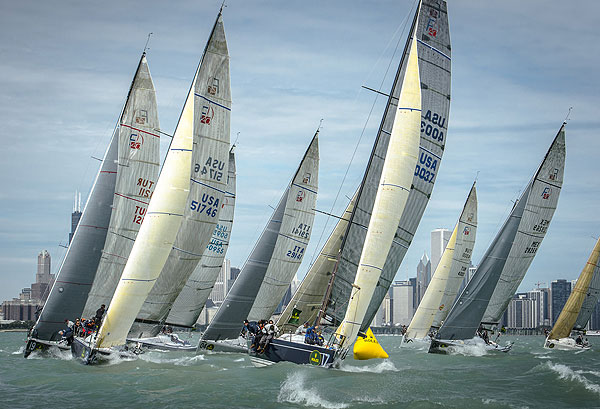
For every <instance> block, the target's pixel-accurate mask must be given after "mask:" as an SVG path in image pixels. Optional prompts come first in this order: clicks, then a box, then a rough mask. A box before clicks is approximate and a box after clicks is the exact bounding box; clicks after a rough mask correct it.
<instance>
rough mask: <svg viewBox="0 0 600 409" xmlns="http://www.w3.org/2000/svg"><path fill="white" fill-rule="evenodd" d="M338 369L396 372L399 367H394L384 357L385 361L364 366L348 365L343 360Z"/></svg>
mask: <svg viewBox="0 0 600 409" xmlns="http://www.w3.org/2000/svg"><path fill="white" fill-rule="evenodd" d="M339 370H340V371H343V372H371V373H383V372H398V371H399V369H397V368H396V366H395V365H394V363H393V362H392V361H390V360H388V359H386V360H385V361H382V362H379V363H376V364H372V365H366V366H354V365H349V364H347V363H345V362H344V363H343V364H342V366H341V367H340V368H339Z"/></svg>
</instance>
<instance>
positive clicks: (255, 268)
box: [202, 131, 318, 341]
mask: <svg viewBox="0 0 600 409" xmlns="http://www.w3.org/2000/svg"><path fill="white" fill-rule="evenodd" d="M317 135H318V131H317V133H316V134H315V136H314V137H313V139H312V141H311V143H310V146H309V147H308V149H307V151H306V153H305V154H304V157H303V158H302V162H301V163H300V166H299V167H298V169H297V171H296V172H295V174H294V177H293V178H292V180H291V182H290V183H289V184H288V185H287V187H286V190H285V192H284V193H283V196H282V197H281V199H280V201H279V204H278V205H277V207H276V208H275V211H274V212H273V215H272V216H271V218H270V219H269V222H268V223H267V226H266V227H265V229H264V230H263V232H262V234H261V236H260V238H259V239H258V241H257V243H256V245H255V246H254V249H253V250H252V252H251V253H250V256H249V257H248V259H247V260H246V263H245V264H244V266H243V267H242V271H241V272H240V275H239V276H238V278H237V279H236V280H235V282H234V283H233V286H232V288H231V290H230V291H229V293H228V294H227V297H226V298H225V300H224V301H223V304H222V305H221V307H220V308H219V310H218V311H217V314H216V315H215V317H214V318H213V320H212V321H211V323H210V325H209V326H208V328H207V329H206V331H205V332H204V334H203V335H202V339H203V340H212V341H218V340H223V339H237V338H238V336H239V334H240V330H241V328H242V321H243V320H244V319H245V318H247V317H248V314H249V313H250V310H251V309H252V306H253V305H254V302H255V300H256V295H257V294H258V292H259V290H260V287H261V285H262V282H263V279H264V277H265V274H266V273H267V270H268V268H269V267H270V264H271V261H272V259H273V258H274V257H275V252H276V251H277V253H278V254H277V255H276V257H277V258H280V257H288V258H291V259H298V258H302V255H303V254H304V252H305V248H306V244H302V243H305V242H306V241H308V240H307V239H305V238H302V237H301V236H300V235H299V233H301V232H297V233H294V232H291V231H284V230H282V226H289V224H290V221H289V219H293V216H295V213H296V212H293V213H292V212H290V211H289V210H288V209H287V207H288V205H290V204H291V203H290V202H291V201H292V202H293V201H295V200H296V199H297V198H299V197H300V196H303V197H304V196H306V195H308V193H310V192H308V190H307V189H311V190H312V188H311V185H310V178H309V180H306V178H305V174H304V171H301V170H302V169H305V165H304V164H305V161H306V162H309V163H310V162H315V160H314V158H315V156H316V155H315V154H316V152H318V137H317ZM309 172H310V171H309ZM313 174H314V173H313ZM286 219H288V220H286ZM294 243H295V244H294ZM290 246H291V247H290ZM285 247H288V249H287V251H285V252H284V250H285ZM294 247H299V248H300V249H301V250H302V252H300V251H295V249H294ZM282 254H283V256H282ZM277 303H279V300H278V301H277Z"/></svg>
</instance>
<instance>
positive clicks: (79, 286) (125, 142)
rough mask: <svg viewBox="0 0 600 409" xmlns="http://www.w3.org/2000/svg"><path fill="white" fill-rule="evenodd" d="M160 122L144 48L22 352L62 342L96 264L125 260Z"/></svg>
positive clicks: (154, 160)
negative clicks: (80, 211)
mask: <svg viewBox="0 0 600 409" xmlns="http://www.w3.org/2000/svg"><path fill="white" fill-rule="evenodd" d="M158 127H159V125H158V116H157V108H156V97H155V91H154V85H153V84H152V79H151V77H150V72H149V70H148V63H147V61H146V55H145V53H143V54H142V56H141V58H140V61H139V64H138V67H137V70H136V73H135V76H134V79H133V81H132V83H131V87H130V89H129V94H128V97H127V100H126V102H125V105H124V107H123V110H122V112H121V115H120V117H119V122H118V124H117V126H116V127H115V130H114V132H113V135H112V138H111V141H110V144H109V146H108V149H107V151H106V153H105V155H104V158H103V160H102V165H101V167H100V170H99V171H98V174H97V176H96V180H95V181H94V185H93V186H92V189H91V191H90V194H89V196H88V200H87V203H86V206H85V208H84V210H83V214H82V216H81V219H80V221H79V225H78V226H77V229H76V231H75V235H74V236H73V239H72V241H71V244H70V245H69V248H68V250H67V254H66V255H65V258H64V260H63V263H62V264H61V267H60V270H59V272H58V276H57V278H56V281H55V283H54V285H53V286H52V289H51V291H50V295H49V296H48V300H47V301H46V304H45V305H44V308H43V310H42V312H41V314H40V316H39V318H38V320H37V322H36V324H35V326H34V327H33V329H32V331H31V333H30V335H29V337H28V341H27V346H26V348H25V357H27V356H28V355H29V354H30V353H31V352H32V351H34V350H36V349H45V348H47V347H48V346H52V345H62V344H61V336H60V335H59V333H58V332H59V331H60V330H61V329H65V323H64V321H65V319H66V318H68V319H70V320H74V319H75V318H77V317H80V316H82V312H83V310H84V306H85V304H86V301H87V300H88V295H89V293H90V289H91V288H92V283H93V282H94V279H95V277H96V275H97V271H98V270H99V268H98V266H99V264H100V265H102V264H103V263H104V262H105V261H106V263H107V264H111V263H114V264H112V265H118V264H120V263H121V260H122V259H124V260H123V261H122V263H123V264H124V262H125V261H126V259H127V255H128V251H129V250H130V249H131V243H133V241H132V240H133V239H134V238H135V232H136V231H137V229H136V228H137V227H138V226H139V224H141V220H142V219H143V216H144V213H145V205H144V203H147V201H148V200H149V199H148V198H149V197H150V196H151V194H152V188H151V185H152V183H153V182H152V181H155V180H156V176H154V177H153V176H152V173H153V172H154V173H156V172H157V169H158V156H159V138H158V133H157V132H156V131H155V129H158ZM152 168H155V169H156V170H154V171H153V169H152ZM113 209H114V210H113ZM137 220H139V223H137V222H136V221H137ZM107 233H108V237H107ZM115 242H120V243H121V244H120V245H115ZM109 247H110V250H109ZM109 260H110V261H109ZM99 306H100V305H97V306H96V308H98V307H99ZM64 347H65V348H68V347H67V346H66V345H64Z"/></svg>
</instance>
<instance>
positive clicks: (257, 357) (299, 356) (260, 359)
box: [248, 339, 343, 368]
mask: <svg viewBox="0 0 600 409" xmlns="http://www.w3.org/2000/svg"><path fill="white" fill-rule="evenodd" d="M248 354H249V355H250V359H251V360H252V363H253V364H254V365H256V366H267V365H272V364H275V363H277V362H292V363H295V364H298V365H314V366H321V367H324V368H331V367H332V366H334V365H336V364H337V363H338V362H340V361H341V359H343V357H340V356H338V351H336V350H335V349H329V348H325V347H321V346H317V345H308V344H304V343H299V342H292V341H285V340H282V339H274V340H272V341H271V343H270V344H269V346H268V347H267V348H266V350H265V352H264V353H262V354H259V353H257V352H256V351H249V352H248Z"/></svg>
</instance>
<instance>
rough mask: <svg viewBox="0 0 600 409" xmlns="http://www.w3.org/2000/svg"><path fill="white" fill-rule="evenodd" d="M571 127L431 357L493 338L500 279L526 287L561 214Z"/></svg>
mask: <svg viewBox="0 0 600 409" xmlns="http://www.w3.org/2000/svg"><path fill="white" fill-rule="evenodd" d="M565 125H566V123H563V124H562V126H561V127H560V129H559V131H558V133H557V135H556V137H555V138H554V140H553V141H552V144H551V145H550V148H549V149H548V152H547V153H546V156H545V157H544V160H543V161H542V163H541V165H540V166H539V168H538V169H537V171H536V173H535V174H534V175H533V178H532V179H531V180H530V181H529V183H528V184H527V187H526V188H525V190H524V191H523V193H522V194H521V196H520V198H519V200H518V201H517V203H515V205H514V206H513V209H512V211H511V212H510V215H509V217H508V218H507V220H506V221H505V222H504V225H503V226H502V228H501V229H500V231H499V232H498V234H497V235H496V237H495V238H494V240H493V241H492V244H491V245H490V246H489V247H488V249H487V251H486V252H485V254H484V256H483V258H482V260H481V262H480V264H479V267H478V268H477V271H476V273H475V275H474V276H473V278H472V279H471V281H469V283H468V284H467V286H466V287H465V289H464V290H463V292H462V293H461V295H460V297H459V298H458V299H457V300H456V302H455V303H454V305H453V307H452V309H451V310H450V312H449V314H448V317H447V318H446V320H445V321H444V323H443V324H442V326H441V327H440V329H439V330H438V332H437V334H436V338H435V339H434V340H432V342H431V345H430V347H429V352H432V353H447V352H448V351H452V350H453V349H456V348H460V347H461V346H463V345H465V344H470V343H472V342H475V341H474V340H473V341H472V339H473V338H474V337H475V336H476V333H477V332H480V333H481V335H483V336H484V339H485V338H489V335H487V330H486V328H485V327H484V325H483V324H484V323H482V318H484V313H485V312H486V311H487V308H488V305H489V302H490V299H491V298H492V295H493V293H494V292H495V290H496V288H497V285H498V282H499V280H500V277H501V276H502V275H503V274H505V271H508V274H510V276H512V277H520V278H519V279H518V280H519V282H520V280H521V279H522V276H524V274H525V272H526V271H527V268H528V267H529V265H530V264H531V261H532V259H533V256H534V255H535V254H536V252H537V251H538V249H539V246H540V244H541V242H542V239H543V238H544V235H545V234H546V231H547V229H548V226H549V224H550V221H551V220H552V215H553V214H554V210H555V209H556V203H557V200H558V195H559V194H560V189H561V186H562V177H563V169H564V158H565V131H564V127H565ZM503 291H504V290H503ZM511 297H512V295H511ZM502 312H504V310H502ZM511 347H512V344H508V345H506V346H504V347H501V346H499V345H498V344H496V343H494V342H489V343H488V342H486V348H489V349H492V350H496V351H502V352H508V351H509V350H510V348H511Z"/></svg>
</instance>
